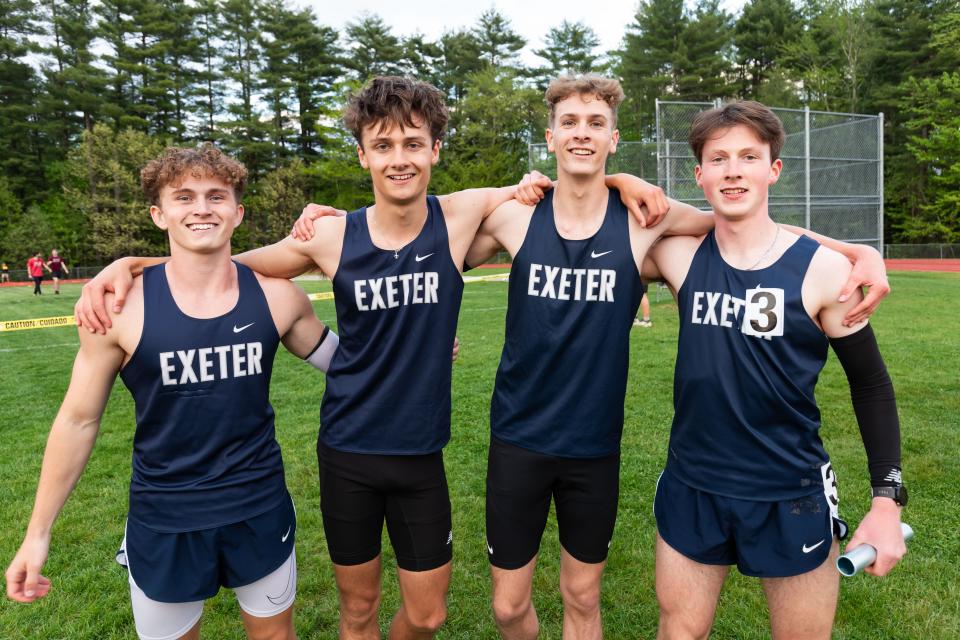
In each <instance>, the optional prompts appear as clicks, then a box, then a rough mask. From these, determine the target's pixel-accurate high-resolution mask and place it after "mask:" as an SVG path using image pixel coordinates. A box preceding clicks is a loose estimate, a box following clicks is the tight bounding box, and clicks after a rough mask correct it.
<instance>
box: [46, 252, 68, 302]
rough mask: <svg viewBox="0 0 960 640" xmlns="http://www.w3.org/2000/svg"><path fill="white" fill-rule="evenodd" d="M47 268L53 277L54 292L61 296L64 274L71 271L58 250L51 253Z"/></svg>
mask: <svg viewBox="0 0 960 640" xmlns="http://www.w3.org/2000/svg"><path fill="white" fill-rule="evenodd" d="M46 266H47V269H49V270H50V274H51V275H52V276H53V292H54V293H55V294H57V295H60V278H61V277H63V275H62V274H64V273H70V270H69V269H67V263H66V262H64V261H63V258H62V257H61V256H60V254H59V253H57V250H56V249H53V250H51V251H50V259H49V260H47V265H46Z"/></svg>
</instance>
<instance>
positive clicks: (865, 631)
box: [0, 271, 960, 640]
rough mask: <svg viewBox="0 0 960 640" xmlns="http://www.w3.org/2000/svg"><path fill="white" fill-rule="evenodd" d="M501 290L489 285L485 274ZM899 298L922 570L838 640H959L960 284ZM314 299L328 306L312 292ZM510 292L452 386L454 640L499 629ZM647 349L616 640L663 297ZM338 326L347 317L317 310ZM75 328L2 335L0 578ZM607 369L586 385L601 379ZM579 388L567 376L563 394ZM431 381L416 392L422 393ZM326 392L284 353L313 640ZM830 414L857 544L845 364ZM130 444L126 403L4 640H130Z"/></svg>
mask: <svg viewBox="0 0 960 640" xmlns="http://www.w3.org/2000/svg"><path fill="white" fill-rule="evenodd" d="M477 273H481V274H483V275H486V274H487V273H489V272H480V271H476V272H474V274H477ZM891 281H892V284H893V286H894V291H895V293H894V294H893V295H892V296H891V297H890V298H889V299H888V300H887V301H886V302H885V303H884V304H883V307H882V308H881V309H880V311H879V312H878V313H877V315H876V316H875V317H874V320H873V322H874V326H875V327H876V330H877V334H878V336H879V340H880V343H881V348H882V349H883V352H884V355H885V357H886V361H887V364H888V366H889V368H890V371H891V374H892V376H893V379H894V382H895V383H896V386H897V393H898V401H899V407H900V415H901V420H902V429H903V434H904V446H903V449H904V469H905V470H904V477H905V480H906V482H907V483H908V485H909V488H910V492H911V493H910V495H911V503H910V506H909V507H908V508H907V509H906V511H905V512H904V519H905V520H906V521H907V522H909V523H911V524H912V525H913V527H914V529H915V530H916V532H917V533H916V538H915V539H914V541H913V542H911V543H910V545H909V547H910V553H909V554H908V555H907V557H906V558H905V560H904V562H903V563H902V565H901V566H899V567H898V568H897V569H896V570H895V571H894V573H893V574H892V575H891V576H889V577H888V578H886V579H882V580H879V579H874V578H872V577H867V576H858V577H856V578H851V579H844V580H843V584H842V587H841V595H840V606H839V611H838V614H837V623H836V632H835V637H837V638H850V639H875V638H876V639H881V638H897V639H900V638H922V639H924V640H929V639H933V638H958V637H960V586H958V585H960V569H958V566H957V565H958V562H960V534H958V530H960V510H958V508H957V498H958V495H960V493H958V487H960V472H958V469H960V429H958V426H960V418H958V416H960V374H958V368H960V321H958V319H957V315H956V310H955V309H956V301H957V300H958V299H960V276H957V275H955V274H929V273H894V274H892V277H891ZM303 286H304V288H306V289H307V290H308V291H318V290H324V289H325V288H326V289H328V285H324V284H322V283H314V282H307V283H304V285H303ZM506 291H507V285H506V284H505V283H492V282H484V283H473V284H468V285H467V286H466V289H465V293H464V302H463V310H462V311H461V316H460V327H459V331H458V334H459V336H460V339H461V341H462V343H463V350H462V354H461V357H460V361H459V362H457V363H456V365H455V366H454V382H453V404H454V414H453V439H452V441H451V443H450V444H449V445H448V446H447V448H446V451H445V459H446V465H447V473H448V476H449V479H450V488H451V493H452V500H453V506H454V518H453V524H454V549H455V552H454V576H453V583H452V588H451V593H450V599H449V619H448V622H447V624H446V626H445V627H444V629H443V631H442V632H441V634H440V637H442V638H471V639H472V638H495V637H496V632H495V630H494V626H493V621H492V618H491V615H490V609H489V594H490V586H489V569H488V564H487V560H486V553H485V545H484V475H485V472H486V454H487V446H488V441H489V435H488V433H489V431H488V413H489V400H490V393H491V391H492V388H493V380H494V374H495V371H496V366H497V362H498V359H499V356H500V349H501V346H502V343H503V322H504V312H505V309H506ZM78 293H79V286H77V285H68V286H65V287H64V295H61V296H57V297H55V296H53V295H51V294H52V291H51V290H50V287H49V285H48V286H47V287H46V293H45V294H44V296H43V297H42V298H35V297H34V296H32V295H31V289H30V288H27V287H24V288H4V289H0V320H12V319H24V318H36V317H45V316H52V315H61V314H68V313H70V312H71V309H72V303H73V300H74V299H75V298H76V296H77V295H78ZM651 293H652V298H653V321H654V326H653V328H651V329H643V328H637V329H634V331H633V336H632V340H631V345H630V348H631V369H630V382H629V386H628V389H629V391H628V393H627V401H626V425H625V429H624V441H623V463H622V472H621V478H622V480H621V495H620V512H619V520H618V524H617V530H616V535H615V537H614V540H613V545H612V547H611V549H610V558H609V563H608V568H607V573H606V576H605V579H604V593H603V611H604V626H605V630H606V636H607V637H608V638H652V637H654V635H655V630H656V623H657V607H656V600H655V596H654V573H653V539H654V519H653V515H652V498H653V491H654V485H655V482H656V478H657V475H658V474H659V472H660V469H661V466H662V464H663V460H664V452H665V449H666V442H667V435H668V433H669V428H670V419H671V415H672V398H671V393H672V376H673V362H674V357H675V341H676V332H677V317H676V306H675V305H674V304H673V301H672V299H671V298H670V295H669V294H668V293H667V292H666V291H664V292H662V293H661V294H660V295H659V299H658V296H657V294H656V293H655V291H652V292H651ZM315 309H316V312H317V314H318V315H319V317H320V318H321V319H322V320H324V321H325V322H329V323H331V324H333V322H334V318H335V313H334V306H333V302H332V301H321V302H317V303H315ZM76 345H77V337H76V331H75V330H74V329H73V328H70V327H65V328H55V329H42V330H32V331H19V332H10V333H0V398H2V405H0V442H2V458H0V527H2V536H0V563H2V565H3V566H4V567H5V566H6V565H7V563H8V562H9V560H10V558H11V557H12V556H13V554H14V552H15V551H16V549H17V547H18V546H19V544H20V540H21V538H22V535H23V532H24V528H25V526H26V523H27V519H28V517H29V514H30V509H31V506H32V502H33V495H34V491H35V488H36V481H37V476H38V473H39V468H40V461H41V454H42V452H43V448H44V443H45V440H46V436H47V431H48V429H49V426H50V423H51V421H52V420H53V418H54V416H55V414H56V411H57V408H58V406H59V403H60V400H61V399H62V396H63V393H64V391H65V389H66V386H67V383H68V380H69V373H70V367H71V363H72V360H73V356H74V353H75V350H76ZM602 358H603V355H602V354H597V359H596V361H595V362H584V363H583V365H584V366H602ZM562 374H563V372H558V375H562ZM414 382H415V381H411V383H414ZM323 386H324V382H323V377H322V376H321V375H319V374H317V373H316V372H315V371H313V370H312V369H311V368H310V367H308V366H307V365H305V364H303V363H302V362H299V361H298V360H297V359H296V358H293V357H291V356H290V355H288V354H286V352H284V351H282V350H281V352H280V355H279V356H278V360H277V365H276V367H275V368H274V380H273V394H272V400H273V404H274V407H275V408H276V411H277V432H278V435H279V439H280V442H281V444H282V446H283V451H284V459H285V462H286V469H287V482H288V484H289V486H290V489H291V491H292V493H293V496H294V499H295V501H296V503H297V506H298V517H299V527H298V541H297V551H298V568H299V576H300V579H299V586H298V596H297V604H296V607H297V610H296V622H297V629H298V632H299V635H300V637H301V638H331V637H335V635H336V629H337V607H338V604H337V598H336V591H335V589H334V585H333V579H332V570H331V566H330V562H329V559H328V556H327V552H326V547H325V543H324V538H323V533H322V527H321V522H320V515H319V491H318V486H317V462H316V455H315V445H316V436H317V428H318V416H319V405H320V398H321V397H322V393H323ZM817 397H818V399H819V401H820V405H821V407H822V410H823V423H824V426H823V430H822V433H823V437H824V440H825V442H826V445H827V449H828V450H829V451H830V452H831V455H832V458H833V462H834V468H835V469H836V471H837V473H838V476H839V479H840V496H841V510H842V513H843V515H844V516H845V517H846V518H847V520H848V521H849V522H850V523H851V525H854V526H855V525H856V523H857V522H859V520H860V518H861V517H862V515H863V513H864V512H865V511H866V510H867V508H868V507H869V502H870V499H869V486H868V476H867V470H866V460H865V456H864V453H863V447H862V444H861V442H860V437H859V434H858V431H857V426H856V422H855V421H854V419H853V413H852V410H851V407H850V400H849V394H848V389H847V384H846V381H845V378H844V376H843V372H842V370H841V369H840V367H839V365H838V364H837V362H836V360H835V359H834V358H833V357H832V356H831V360H830V362H829V363H828V365H827V367H826V369H825V371H824V373H823V375H822V377H821V381H820V385H819V387H818V393H817ZM133 432H134V411H133V403H132V401H131V399H130V396H129V394H128V393H127V391H126V389H125V388H124V387H123V385H122V383H119V382H118V383H117V386H116V388H115V390H114V393H113V395H112V397H111V399H110V404H109V406H108V407H107V411H106V415H105V418H104V420H103V424H102V427H101V431H100V437H99V440H98V442H97V446H96V448H95V450H94V452H93V456H92V458H91V461H90V464H89V466H88V467H87V470H86V473H85V474H84V475H83V477H82V479H81V481H80V483H79V485H78V487H77V489H76V490H75V491H74V494H73V496H72V497H71V499H70V500H69V502H68V503H67V505H66V507H65V509H64V510H63V513H62V515H61V517H60V520H59V522H58V523H57V526H56V528H55V529H54V535H53V542H52V546H51V550H50V559H49V561H48V563H47V566H46V569H45V571H44V573H45V575H47V576H48V577H49V578H50V579H51V580H52V581H53V589H52V591H51V593H50V594H49V595H48V596H47V597H46V598H45V599H44V600H42V601H40V602H37V603H34V604H32V605H22V604H18V603H14V602H11V601H8V600H5V601H3V603H2V605H0V638H4V639H14V638H50V639H53V638H69V639H81V638H89V639H98V640H103V639H108V638H130V637H134V636H135V634H134V629H133V619H132V615H131V613H130V607H129V603H128V591H127V582H126V576H125V572H124V570H123V569H122V568H121V567H119V566H118V565H116V564H115V562H114V560H113V558H114V553H115V551H116V549H117V547H118V545H119V543H120V540H121V537H122V534H123V524H124V517H125V512H126V506H127V483H128V481H129V474H130V455H131V442H132V437H133ZM556 537H557V536H556V524H555V521H554V520H553V519H552V517H551V522H550V523H549V525H548V527H547V531H546V533H545V535H544V541H543V544H542V547H541V555H540V561H539V566H538V569H537V574H536V582H535V596H534V597H535V603H536V606H537V609H538V611H539V615H540V620H541V624H542V637H543V638H560V635H561V621H562V609H561V603H560V596H559V593H558V590H557V580H558V569H559V565H558V556H559V549H558V543H557V539H556ZM384 540H385V543H384V556H383V558H384V563H385V565H386V566H387V568H388V571H386V572H385V573H384V583H383V587H384V598H383V606H382V612H383V615H382V616H381V622H382V626H383V628H384V629H386V627H387V625H388V623H389V616H390V615H391V614H392V612H393V611H394V610H395V608H396V606H397V602H398V591H397V587H396V581H395V578H394V572H393V566H394V560H393V556H392V554H391V552H390V550H389V544H388V542H387V540H386V538H385V539H384ZM202 629H203V635H204V636H205V637H207V638H217V639H219V638H224V639H229V638H242V637H243V633H242V627H241V623H240V619H239V609H238V607H237V605H236V602H235V600H234V598H233V595H232V593H230V592H229V591H224V592H221V594H220V595H219V596H218V597H216V598H215V599H213V600H212V601H211V602H210V603H209V604H208V607H207V611H206V614H205V618H204V622H203V627H202ZM768 636H769V632H768V630H767V627H766V607H765V604H764V600H763V597H762V593H761V590H760V586H759V584H758V583H757V582H756V581H753V580H748V579H744V578H742V577H741V576H739V575H738V574H736V573H735V572H734V573H733V574H732V575H731V577H730V578H729V580H728V582H727V585H726V589H725V590H724V594H723V596H722V598H721V602H720V607H719V612H718V615H717V620H716V625H715V632H714V636H713V637H715V638H765V637H768Z"/></svg>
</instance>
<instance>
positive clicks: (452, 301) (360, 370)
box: [320, 196, 463, 455]
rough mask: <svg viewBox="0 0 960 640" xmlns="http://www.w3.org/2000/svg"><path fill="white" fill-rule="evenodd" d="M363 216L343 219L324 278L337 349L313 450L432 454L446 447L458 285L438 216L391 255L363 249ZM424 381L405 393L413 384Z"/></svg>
mask: <svg viewBox="0 0 960 640" xmlns="http://www.w3.org/2000/svg"><path fill="white" fill-rule="evenodd" d="M367 225H368V222H367V209H366V208H363V209H360V210H358V211H354V212H353V213H350V214H348V216H347V220H346V230H345V232H344V237H343V252H342V254H341V257H340V265H339V267H338V268H337V272H336V275H335V276H334V278H333V291H334V295H335V298H334V299H335V300H336V307H337V328H338V332H339V334H340V348H339V349H338V350H337V353H336V356H335V357H334V359H333V362H332V363H331V369H330V376H329V378H328V381H327V388H326V392H325V394H324V398H323V403H322V405H321V413H320V415H321V428H320V442H321V443H323V444H324V445H326V446H328V447H330V448H332V449H337V450H340V451H349V452H353V453H375V454H391V455H420V454H428V453H436V452H437V451H440V449H442V448H443V446H444V445H446V444H447V441H448V440H449V439H450V376H451V363H450V345H452V344H453V339H454V334H455V333H456V327H457V314H458V313H459V312H460V301H461V299H462V297H463V277H462V276H461V275H460V270H459V269H458V268H457V267H456V265H454V263H453V259H452V258H451V256H450V241H449V239H448V236H447V227H446V223H445V222H444V219H443V211H442V210H441V209H440V204H439V202H438V201H437V199H436V198H435V197H434V196H428V197H427V217H426V220H425V221H424V224H423V228H422V229H421V231H420V233H419V234H418V235H417V236H416V238H414V240H413V241H412V242H410V244H408V245H406V246H404V247H403V248H402V249H399V250H398V251H396V252H395V251H393V250H385V249H381V248H379V247H377V246H375V245H374V244H373V241H372V240H371V238H370V231H369V228H368V226H367ZM418 378H419V379H424V380H430V381H432V383H431V384H429V385H411V384H410V381H411V380H415V379H418Z"/></svg>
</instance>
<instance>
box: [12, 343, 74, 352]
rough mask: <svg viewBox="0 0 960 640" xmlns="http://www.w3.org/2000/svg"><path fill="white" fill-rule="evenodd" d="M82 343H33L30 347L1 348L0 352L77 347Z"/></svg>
mask: <svg viewBox="0 0 960 640" xmlns="http://www.w3.org/2000/svg"><path fill="white" fill-rule="evenodd" d="M79 344H80V341H79V340H76V341H74V342H57V343H55V344H41V345H31V346H29V347H10V348H9V349H0V353H10V352H11V351H33V350H35V349H56V348H58V347H76V346H78V345H79Z"/></svg>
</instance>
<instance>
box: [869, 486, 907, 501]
mask: <svg viewBox="0 0 960 640" xmlns="http://www.w3.org/2000/svg"><path fill="white" fill-rule="evenodd" d="M873 497H874V498H890V499H891V500H893V501H894V502H896V503H897V504H898V505H900V506H901V507H905V506H907V488H906V487H905V486H903V485H902V484H900V485H897V486H895V487H873Z"/></svg>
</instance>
